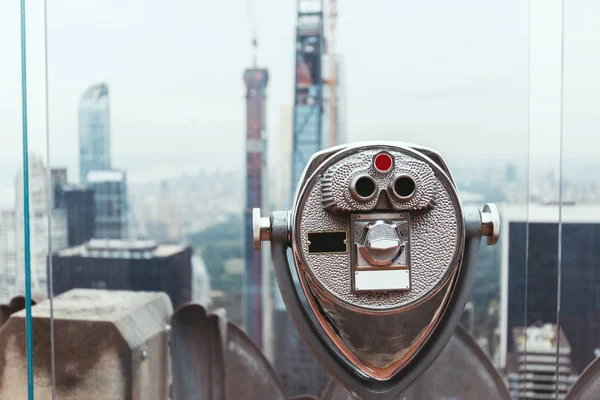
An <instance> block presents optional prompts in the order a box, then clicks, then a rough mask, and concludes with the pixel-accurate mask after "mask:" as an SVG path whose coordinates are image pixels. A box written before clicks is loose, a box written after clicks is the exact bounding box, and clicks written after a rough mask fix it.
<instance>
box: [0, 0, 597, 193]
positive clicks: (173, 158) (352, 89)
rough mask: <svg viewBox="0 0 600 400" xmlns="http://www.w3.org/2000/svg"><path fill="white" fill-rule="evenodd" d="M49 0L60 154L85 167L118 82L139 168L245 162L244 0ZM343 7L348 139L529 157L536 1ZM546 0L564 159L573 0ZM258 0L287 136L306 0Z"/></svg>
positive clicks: (575, 75)
mask: <svg viewBox="0 0 600 400" xmlns="http://www.w3.org/2000/svg"><path fill="white" fill-rule="evenodd" d="M565 1H566V4H567V5H566V16H565V20H566V26H565V90H564V99H565V101H564V107H565V151H566V153H567V154H565V156H566V157H575V156H577V157H579V156H581V157H583V158H593V157H594V156H595V155H596V154H597V152H598V150H599V147H600V146H599V144H600V140H599V139H597V137H598V133H599V131H600V79H599V78H600V30H598V29H597V27H598V26H600V3H599V2H597V1H595V0H577V1H573V0H565ZM18 3H19V2H18V1H17V0H12V1H2V2H0V57H1V58H0V60H1V62H0V139H1V141H0V187H6V186H7V185H11V184H12V179H13V177H14V175H15V173H16V171H17V169H18V168H19V166H20V163H21V155H20V151H21V142H20V140H21V138H20V135H21V104H20V99H21V95H20V85H21V77H20V54H19V40H20V39H19V29H20V28H19V4H18ZM27 3H28V6H27V30H28V36H27V40H28V47H27V51H28V80H29V82H28V86H29V91H28V96H29V108H28V112H29V129H30V147H31V149H32V150H33V151H36V152H40V153H42V152H43V151H44V148H45V144H46V142H45V139H44V134H45V133H44V90H43V19H42V15H43V14H42V13H43V8H42V6H43V2H42V1H32V0H29V1H28V2H27ZM48 3H49V14H48V24H49V38H48V39H49V49H50V54H49V74H50V78H49V84H50V102H51V103H50V129H51V140H50V146H51V158H52V164H53V165H66V166H68V167H69V169H70V171H69V172H70V174H71V176H72V177H74V178H75V177H76V176H77V174H78V172H77V167H76V166H77V151H78V147H77V103H78V99H79V96H80V94H81V93H82V92H83V91H84V90H85V89H86V88H87V87H88V86H89V85H91V84H94V83H98V82H106V83H108V85H109V87H110V96H111V114H112V115H111V120H112V154H113V164H114V166H115V167H121V168H124V169H126V170H128V172H129V174H130V178H131V179H133V180H142V179H143V180H148V179H151V178H152V177H154V176H156V177H162V176H167V175H172V174H175V173H178V172H183V171H188V172H195V171H197V170H198V169H199V168H211V169H213V168H216V167H222V168H227V169H230V168H235V167H242V165H243V164H242V163H243V161H244V156H243V151H244V137H245V131H244V129H245V125H244V118H245V108H244V103H243V102H244V86H243V82H242V72H243V69H244V68H245V67H247V66H248V65H249V64H250V62H251V49H250V44H249V43H250V34H249V32H250V29H249V23H248V12H247V2H246V1H245V0H238V1H207V0H201V1H198V0H178V1H165V0H161V1H158V0H101V1H100V0H94V1H92V0H80V1H71V0H48ZM338 3H339V6H338V8H339V24H338V25H339V27H338V40H337V41H338V49H339V51H340V53H341V54H342V57H343V69H344V74H343V76H344V78H345V79H346V81H345V82H344V83H343V84H344V85H345V89H344V90H345V92H346V93H347V98H346V99H344V101H346V106H345V110H346V113H347V115H346V126H347V127H348V139H349V140H368V139H386V140H390V139H391V140H402V141H409V142H417V143H422V144H425V145H428V146H430V147H434V148H437V149H439V150H441V151H442V152H443V153H444V155H446V156H447V157H448V158H450V160H451V163H452V162H456V163H458V162H464V161H470V160H474V161H476V162H480V163H485V162H486V161H487V160H507V161H510V160H516V161H517V162H519V163H522V162H523V161H524V160H525V159H526V156H527V148H526V145H527V139H528V136H527V134H528V118H529V117H528V116H529V114H528V108H527V104H528V82H529V77H528V76H529V75H528V63H529V47H528V44H529V8H528V3H527V2H526V1H523V0H504V1H492V0H487V1H482V0H453V1H447V0H430V1H392V0H388V1H372V2H365V1H358V0H353V1H345V0H344V1H338ZM532 4H533V5H532V22H533V24H532V27H531V29H532V38H533V39H534V40H533V44H534V46H533V50H532V80H531V82H532V89H534V91H533V94H532V118H531V124H532V130H533V131H532V143H533V144H534V145H535V152H536V155H539V156H540V157H542V156H545V157H548V158H549V159H550V160H555V159H556V155H557V149H558V147H557V146H558V143H559V142H558V136H557V135H556V132H558V131H557V127H558V124H559V122H560V120H559V119H557V116H558V115H559V113H558V111H559V106H560V92H559V85H558V83H559V80H558V79H559V77H560V59H559V58H558V55H559V53H558V51H559V50H560V42H559V39H560V30H559V23H560V13H559V11H560V8H559V5H560V3H559V1H558V0H533V3H532ZM252 10H253V12H252V14H253V18H254V21H255V25H256V26H257V29H258V37H259V42H260V50H259V63H260V64H261V65H262V66H265V67H267V68H269V73H270V82H269V87H268V133H269V135H270V138H271V144H275V143H276V136H277V135H278V133H279V131H280V129H279V128H280V127H279V116H280V108H281V106H286V105H290V104H292V103H293V78H294V76H293V72H294V34H295V1H291V0H253V1H252ZM534 131H535V132H534ZM586 137H587V138H588V139H586V140H588V142H585V145H583V146H582V145H581V143H582V140H583V138H586ZM272 148H275V147H274V146H273V147H272ZM542 158H543V157H542ZM0 196H2V193H0Z"/></svg>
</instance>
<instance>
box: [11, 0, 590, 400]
mask: <svg viewBox="0 0 600 400" xmlns="http://www.w3.org/2000/svg"><path fill="white" fill-rule="evenodd" d="M5 3H6V2H5ZM221 3H222V4H221ZM238 3H239V4H236V5H235V6H232V4H230V3H227V2H212V3H210V4H204V3H202V2H194V1H184V2H178V3H177V5H171V4H169V5H166V3H165V2H159V1H157V2H148V1H142V0H136V1H132V2H126V4H123V2H118V1H116V0H111V1H108V2H107V1H104V2H76V3H73V2H69V1H57V2H52V3H51V7H50V9H49V10H48V12H49V14H48V19H47V22H48V32H47V36H46V34H45V33H46V32H45V20H44V12H45V10H44V7H43V6H44V5H43V4H41V3H31V4H30V5H28V6H27V9H26V11H27V21H26V22H27V26H28V36H27V40H28V44H27V52H28V74H27V78H28V87H29V90H28V92H29V94H30V99H29V105H28V107H27V111H28V115H29V132H30V135H29V147H30V152H29V163H28V164H27V165H28V169H29V173H28V174H25V175H24V173H23V172H22V166H23V159H22V153H21V138H20V134H19V133H20V132H21V130H22V127H21V125H22V119H21V103H20V102H19V100H20V98H21V97H20V91H21V82H22V81H21V77H20V73H21V72H20V68H21V63H20V55H19V51H20V50H19V41H20V37H19V35H20V32H19V30H20V24H19V20H18V15H19V7H18V4H15V2H12V4H8V3H7V4H0V51H1V52H2V54H8V55H10V56H9V57H5V59H6V62H2V63H0V77H1V79H2V90H1V91H0V108H1V109H2V110H3V112H2V113H1V114H0V131H1V132H2V146H0V147H1V148H0V207H1V214H0V255H1V257H0V297H1V298H0V300H1V302H2V303H3V304H8V302H9V301H10V299H11V298H13V297H14V296H15V295H19V294H24V292H25V275H24V273H23V272H24V264H25V254H26V252H25V248H24V247H25V240H24V237H25V226H26V222H25V220H24V218H23V216H24V213H25V208H26V207H25V203H24V201H25V198H24V190H23V181H24V180H27V179H28V181H29V203H28V206H29V208H30V212H29V216H30V223H29V228H30V234H31V257H30V260H31V291H32V296H33V298H34V300H36V301H43V300H44V299H46V298H50V299H52V300H53V301H52V302H50V301H44V303H43V304H38V305H36V306H35V307H34V311H36V310H37V311H36V312H39V315H38V317H39V318H40V321H41V320H44V321H46V322H47V321H53V320H52V315H53V313H54V312H56V324H54V323H46V324H45V325H44V324H41V325H39V326H40V329H42V330H43V329H46V328H47V332H45V331H44V332H45V334H44V335H42V336H43V337H44V339H39V342H38V343H39V345H40V346H41V347H43V348H48V349H50V355H48V354H46V355H44V356H40V357H37V358H36V359H35V363H36V364H35V366H36V368H37V367H38V366H42V367H43V368H41V369H40V373H39V374H38V375H36V376H38V377H40V378H39V379H40V381H39V382H42V381H43V384H42V383H37V382H36V390H38V395H39V396H41V397H42V398H50V397H51V395H52V391H53V389H55V388H56V390H58V397H59V398H63V397H64V398H68V396H69V395H70V393H72V387H71V386H70V385H71V384H72V385H75V383H73V382H77V384H76V385H75V386H77V387H78V388H79V389H78V390H82V391H83V392H85V391H86V390H91V387H92V386H93V379H92V378H91V377H94V376H95V377H98V376H102V379H106V380H107V381H112V380H117V379H118V378H119V377H120V376H121V375H122V373H123V371H121V370H120V369H118V368H117V369H113V370H111V371H108V372H106V370H102V371H101V370H95V369H94V368H100V367H99V365H100V364H94V366H93V367H90V366H87V365H84V363H83V361H82V358H81V357H80V355H81V354H82V353H83V352H84V351H88V350H89V349H90V348H91V349H92V350H93V351H92V352H94V351H95V353H94V354H96V355H97V356H98V359H100V358H101V356H102V354H105V353H103V351H104V350H106V349H107V348H110V346H109V342H108V341H106V340H104V339H105V338H114V337H116V336H119V335H122V336H124V335H126V333H123V332H122V331H119V329H117V328H115V329H116V330H114V331H111V332H113V334H115V335H116V336H114V337H113V336H110V335H111V334H109V333H107V332H108V331H102V330H101V329H99V330H94V332H95V333H93V334H90V335H87V334H82V333H81V332H88V331H86V329H91V328H90V326H92V325H89V326H87V325H86V326H85V327H84V326H82V325H78V323H76V322H73V320H74V318H73V317H72V316H73V315H77V316H78V318H80V319H81V320H85V321H96V322H98V321H99V320H101V321H104V322H107V324H106V326H114V325H118V324H115V320H116V319H118V318H117V314H115V310H122V312H123V313H128V315H129V316H130V317H131V321H137V322H136V324H135V329H133V328H132V330H131V331H129V333H130V334H132V333H131V332H134V330H135V335H138V336H135V335H133V334H132V335H133V336H135V337H136V338H137V339H139V340H140V343H137V344H136V345H132V346H131V349H129V350H131V354H133V355H135V357H138V358H139V359H140V360H143V359H146V358H147V357H148V354H150V355H151V356H150V357H154V355H155V354H156V353H157V352H156V351H155V350H153V348H152V346H154V344H152V343H153V342H151V340H150V339H149V337H150V336H151V335H152V334H153V333H152V332H155V331H153V330H152V329H154V328H156V326H159V327H158V328H156V332H159V333H157V335H163V336H161V337H166V336H167V335H168V332H169V330H168V329H167V328H165V326H166V325H167V324H168V323H169V317H170V315H172V313H173V309H176V308H178V307H180V306H182V305H184V304H185V303H187V302H190V301H192V302H196V303H200V304H202V305H204V306H205V307H206V309H207V310H208V311H209V314H210V313H211V312H215V310H217V309H219V308H224V309H225V310H226V316H227V318H228V319H229V320H230V321H232V322H233V323H235V324H237V325H239V326H241V327H242V328H243V329H244V330H245V332H246V333H247V334H248V336H249V337H250V339H252V340H253V341H254V343H256V344H257V345H258V347H260V348H261V350H262V351H263V353H264V354H265V356H266V357H267V359H268V360H269V361H270V363H271V364H272V365H273V366H274V369H275V371H276V373H277V374H278V377H279V379H280V380H281V382H282V384H283V385H284V386H285V390H286V391H287V393H288V394H289V395H290V396H294V395H301V394H312V395H315V396H318V395H320V393H321V391H322V389H323V387H324V386H325V384H326V383H327V381H328V380H329V377H328V375H327V374H326V373H325V372H324V371H323V369H322V368H321V367H320V365H319V364H318V362H317V361H316V359H315V357H314V356H313V355H312V353H310V351H309V350H308V348H307V347H306V346H305V345H304V343H303V342H302V341H301V339H300V337H299V335H298V333H297V331H296V328H295V327H294V325H293V324H292V322H291V320H290V318H289V316H288V313H287V311H286V309H285V306H284V304H283V301H282V299H281V296H280V295H279V289H278V288H277V284H276V282H275V279H274V276H273V273H272V269H273V265H272V262H271V258H270V254H269V246H268V245H263V249H262V252H261V253H258V252H254V250H253V248H252V243H251V240H250V239H251V237H252V224H251V221H252V208H254V207H261V208H262V213H263V215H268V213H269V212H271V211H273V210H276V209H289V208H290V205H291V203H292V201H293V197H294V190H295V188H296V185H297V183H298V179H299V177H300V174H301V172H302V170H303V168H304V167H305V166H306V162H307V160H308V159H309V158H310V156H311V155H312V154H313V153H314V152H315V151H317V150H319V149H321V148H323V147H325V146H329V145H334V144H340V143H348V142H356V141H365V140H366V141H369V140H392V141H402V142H410V143H416V144H420V145H424V146H427V147H430V148H433V149H435V150H437V151H439V152H440V153H441V154H442V155H443V156H444V159H445V160H446V162H447V163H448V166H449V168H450V170H451V171H452V173H453V178H454V180H455V182H456V184H457V186H458V188H459V191H460V195H461V198H462V201H463V206H465V207H467V206H478V207H482V206H483V204H484V203H486V202H496V203H498V204H500V212H501V215H502V229H501V239H500V242H499V244H498V245H497V246H495V247H488V246H486V245H485V244H484V245H482V246H481V252H480V261H479V265H478V270H477V278H476V282H475V284H474V287H473V290H472V296H471V301H470V303H469V305H468V307H467V309H466V310H465V313H464V315H463V319H462V322H461V323H462V325H463V327H464V328H465V329H466V331H467V332H468V333H469V334H470V335H472V337H473V338H474V339H475V340H476V342H477V343H478V344H479V346H480V347H481V348H482V349H483V350H484V352H485V354H486V355H487V357H489V358H490V359H491V361H492V362H493V364H494V366H495V367H496V368H497V370H498V371H499V372H500V373H502V374H503V376H504V377H505V378H506V380H507V382H508V386H509V387H510V389H511V392H512V393H513V395H514V397H515V398H530V397H531V396H534V395H535V394H546V395H550V396H552V395H554V396H556V397H558V398H560V397H561V396H562V395H564V393H566V391H567V390H568V388H569V387H570V386H571V385H572V384H573V382H574V381H575V379H576V376H577V375H578V374H580V373H581V372H582V371H583V369H584V368H585V367H586V366H587V365H588V364H589V363H590V362H591V361H593V360H594V359H595V358H596V357H597V356H598V355H599V354H600V350H599V349H600V343H599V342H598V338H599V337H600V325H599V324H600V322H599V321H600V318H599V317H600V312H599V311H600V302H599V301H597V298H598V297H599V296H600V281H598V278H597V277H596V275H597V274H595V273H594V270H595V268H594V267H595V265H596V262H597V261H598V260H599V259H600V254H596V253H597V252H596V250H595V248H596V247H598V246H596V243H597V240H600V228H597V225H598V226H600V223H599V224H597V223H596V222H597V221H595V219H596V215H600V213H598V211H599V210H597V209H596V205H597V203H598V195H599V194H600V191H599V189H598V185H597V181H598V179H600V176H596V175H598V174H597V173H596V171H597V170H598V168H597V165H596V164H597V161H596V158H597V157H596V154H595V153H596V150H597V148H598V145H597V144H596V143H595V139H594V132H595V129H596V128H597V127H599V126H600V119H599V117H598V112H597V111H596V109H595V108H594V107H595V105H596V104H598V101H599V100H600V98H597V97H598V96H599V95H598V94H597V93H598V89H599V88H597V87H596V86H598V85H599V83H598V82H599V79H597V78H598V76H597V74H598V73H599V72H596V71H598V69H599V68H598V67H599V66H598V65H597V64H598V62H599V60H600V57H599V56H598V55H599V54H600V52H599V51H600V48H599V47H598V46H599V45H598V44H597V43H598V39H600V38H598V37H597V36H598V35H597V33H595V32H596V29H595V28H596V26H597V25H598V23H600V10H599V9H598V7H597V6H596V5H595V3H594V2H593V1H591V0H572V1H569V2H565V3H566V4H565V5H564V9H563V1H561V0H549V1H548V0H531V1H530V2H522V1H520V0H509V1H504V2H492V1H484V2H482V1H475V0H459V1H453V2H451V4H450V3H448V4H446V3H447V2H444V1H439V0H435V1H434V0H429V1H425V2H423V1H421V2H391V1H390V2H385V3H383V4H382V5H378V6H369V5H366V4H365V3H364V2H347V3H346V2H345V3H343V4H337V8H338V11H337V14H338V16H337V20H336V28H335V38H334V36H333V34H332V31H331V26H332V25H331V23H332V22H333V21H332V14H331V12H332V9H333V8H332V7H333V6H332V4H333V5H335V4H336V3H335V2H333V1H331V0H329V1H324V2H323V3H321V2H320V1H309V0H298V1H294V2H276V3H277V4H274V3H273V2H265V1H252V2H248V3H247V4H246V3H245V2H238ZM116 10H118V11H116ZM315 11H316V13H315ZM46 38H48V40H49V42H48V43H49V49H50V54H49V56H50V58H49V59H50V62H49V64H46V63H45V55H46V52H45V50H46V48H45V43H46V42H45V39H46ZM563 39H564V43H563ZM328 52H329V53H328ZM46 66H47V67H48V73H49V75H48V79H47V81H46V80H45V77H46V69H45V68H46ZM5 82H6V85H5V84H4V83H5ZM46 83H47V84H48V86H47V87H46ZM46 94H48V95H49V105H48V107H49V108H48V120H46V115H47V114H46V102H45V96H46ZM15 99H16V100H15ZM47 132H49V137H47ZM47 146H49V149H50V151H49V153H47V148H46V147H47ZM20 171H21V172H20ZM25 178H26V179H25ZM47 267H49V268H48V269H47ZM72 289H87V290H90V289H94V290H96V291H95V292H91V291H86V292H70V293H67V292H69V291H70V290H72ZM105 290H109V291H111V292H104V291H105ZM115 290H119V291H122V292H120V293H115V292H114V291H115ZM142 291H143V292H148V291H153V292H163V293H165V294H166V297H162V298H160V299H161V300H160V299H157V298H152V300H148V298H146V299H142V298H141V297H136V296H135V295H139V292H142ZM107 293H108V294H107ZM132 293H133V294H134V295H132ZM53 294H55V295H56V296H58V297H57V298H56V301H54V298H53ZM69 296H71V297H69ZM120 296H123V297H120ZM128 296H133V297H128ZM167 298H168V300H166V299H167ZM61 299H64V300H61ZM69 299H71V300H69ZM124 299H127V300H124ZM138 300H139V301H140V302H141V303H139V304H143V305H144V306H140V307H138V308H135V307H133V306H132V304H138V303H136V301H138ZM161 301H162V303H161ZM152 302H155V303H152ZM150 303H152V304H154V306H153V307H156V308H155V309H153V310H154V311H156V310H160V312H159V311H156V313H157V314H156V315H158V314H160V315H161V316H160V317H157V318H156V319H155V320H154V323H156V324H157V325H156V326H155V325H152V322H151V321H148V320H144V319H143V318H142V317H140V315H142V313H139V310H141V309H144V307H146V306H148V304H150ZM159 303H160V305H159V306H156V304H159ZM90 304H92V305H93V307H90ZM125 305H127V307H126V306H125ZM55 306H56V307H55ZM95 307H97V308H95ZM121 307H122V308H121ZM128 307H129V308H128ZM148 307H150V306H148ZM55 308H56V310H55ZM150 308H151V307H150ZM3 310H4V309H3ZM136 313H137V314H136ZM161 313H162V314H161ZM153 315H155V314H153ZM44 318H45V319H44ZM111 318H112V319H111ZM136 318H140V319H139V320H137V319H136ZM111 324H112V325H111ZM146 324H147V325H146ZM152 327H154V328H152ZM52 329H55V330H56V331H55V332H52ZM107 329H108V328H107ZM117 331H118V332H117ZM559 331H560V335H559V334H558V332H559ZM75 332H76V333H75ZM90 332H91V331H90ZM115 332H117V333H115ZM553 335H554V336H553ZM0 337H1V331H0ZM78 337H88V338H89V340H88V341H86V342H85V343H83V342H81V343H80V341H77V340H75V339H77V338H78ZM36 338H37V336H36ZM141 338H143V339H141ZM465 338H467V339H465ZM540 338H542V339H540ZM544 338H545V339H544ZM129 339H131V338H129ZM462 339H464V340H463V341H461V342H460V343H470V342H469V340H470V339H469V337H468V336H464V337H462ZM462 339H461V340H462ZM72 342H73V343H75V344H76V345H75V347H74V348H73V349H71V348H70V347H69V346H67V344H69V343H72ZM111 343H112V342H111ZM128 343H129V342H128ZM23 345H25V344H24V342H23ZM55 346H56V349H55ZM77 346H79V347H77ZM103 346H106V347H103ZM156 346H158V345H156ZM69 349H71V350H69ZM84 349H87V350H84ZM156 349H162V347H160V346H158V347H156ZM54 350H56V356H55V357H53V356H52V353H53V352H54ZM158 353H159V354H160V355H159V357H163V358H164V360H165V362H164V363H163V367H164V365H166V364H167V362H166V360H167V358H166V357H167V355H166V354H167V353H166V352H161V351H158ZM534 353H535V354H534ZM106 354H109V355H108V356H106V357H108V358H106V359H103V360H104V361H107V360H108V361H107V362H112V361H114V360H115V359H116V358H118V357H117V356H116V355H115V354H113V353H110V352H108V353H106ZM476 355H477V357H482V356H481V354H479V353H476ZM111 357H116V358H111ZM135 357H133V358H135ZM138 358H135V359H136V360H138ZM151 359H152V360H155V359H153V358H151ZM153 362H154V361H153ZM53 363H54V364H53ZM54 365H56V377H57V381H56V382H55V383H56V384H55V385H53V384H52V382H53V375H54V369H53V366H54ZM215 365H216V364H215ZM213 367H214V365H213ZM36 371H38V370H37V369H36ZM89 371H95V372H94V373H89ZM540 371H541V372H540ZM557 372H558V375H557ZM165 374H167V375H168V373H167V372H165ZM41 377H43V378H41ZM169 378H170V376H169ZM94 379H95V378H94ZM163 383H164V382H162V381H160V379H159V380H156V382H155V385H157V386H156V388H155V392H156V393H163V392H164V393H166V391H167V384H163ZM37 386H39V389H38V387H37ZM440 387H441V386H440ZM70 390H71V392H70ZM115 390H116V391H117V392H119V393H121V392H126V391H127V390H128V388H127V387H126V385H125V386H124V387H119V388H116V389H115ZM448 390H450V389H448ZM117 392H115V393H108V394H106V393H105V394H106V395H108V396H113V397H114V396H118V393H117ZM0 393H1V392H0ZM444 395H448V396H449V393H444ZM0 397H2V396H0Z"/></svg>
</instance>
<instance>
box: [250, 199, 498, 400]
mask: <svg viewBox="0 0 600 400" xmlns="http://www.w3.org/2000/svg"><path fill="white" fill-rule="evenodd" d="M254 216H255V218H254V228H255V246H256V239H257V237H258V242H259V244H258V245H259V246H260V240H270V242H271V254H272V257H273V262H274V265H275V274H276V277H277V282H278V284H279V289H280V291H281V295H282V297H283V300H284V302H285V304H286V307H287V310H288V312H289V313H290V315H291V317H292V319H293V320H294V323H295V325H296V327H297V329H298V331H299V333H300V335H301V336H302V338H303V339H304V341H305V343H306V344H307V345H308V346H309V348H310V349H311V351H312V352H313V354H314V355H315V357H316V358H317V359H318V360H319V362H321V364H322V365H323V366H324V367H325V369H326V370H327V371H328V372H329V373H330V374H331V376H332V377H333V378H334V379H336V380H337V381H338V382H340V383H341V384H342V385H343V386H344V387H345V388H346V389H347V390H348V391H349V392H350V393H352V394H354V395H356V396H358V397H359V398H364V399H366V400H371V399H380V400H387V399H389V400H391V399H397V398H399V397H400V395H401V394H402V393H404V392H405V391H406V390H407V389H408V388H409V387H410V385H411V384H412V383H413V382H414V381H415V380H416V379H417V378H418V377H419V376H420V375H421V374H422V373H423V372H424V371H425V370H426V369H427V368H428V367H429V366H430V365H431V364H432V363H433V362H434V361H435V359H436V358H437V357H438V355H439V354H440V353H441V352H442V350H443V349H444V347H445V346H446V343H447V342H448V341H449V340H450V338H451V336H452V334H453V333H454V330H455V328H456V326H457V325H458V323H459V321H460V317H461V315H462V312H463V310H464V308H465V305H466V303H467V301H468V299H469V294H470V291H471V287H472V285H473V282H474V280H475V271H476V266H477V260H478V256H479V247H480V242H481V237H482V236H487V237H488V244H489V245H493V244H495V243H496V242H497V240H498V236H499V216H498V210H497V208H496V206H495V205H493V204H486V205H485V206H484V208H483V210H482V211H480V210H479V209H477V208H475V207H466V208H464V219H465V236H466V238H465V239H466V240H465V248H464V253H463V260H462V266H461V268H460V270H459V272H458V274H457V277H456V279H457V282H456V286H455V291H456V294H455V295H454V296H452V299H451V301H450V302H449V304H448V307H447V311H446V312H445V313H444V315H443V317H442V318H441V320H440V322H439V325H438V326H437V327H436V329H435V330H434V332H433V333H432V335H431V338H430V339H429V340H428V341H426V342H425V344H424V345H423V347H422V349H421V350H420V351H419V353H418V354H417V355H416V356H415V358H414V359H413V360H412V361H411V362H410V363H409V364H408V365H407V366H406V368H404V370H403V371H402V373H400V374H398V375H396V376H394V377H392V378H391V379H389V380H388V381H385V382H382V381H373V380H370V379H365V378H364V377H362V376H359V375H357V374H356V373H355V372H354V371H353V370H351V369H350V368H348V367H347V366H345V365H344V364H342V363H339V362H337V359H336V357H335V354H334V350H333V346H331V345H329V344H328V343H327V339H326V338H327V335H326V334H325V333H324V332H323V331H322V328H321V327H319V326H318V325H317V324H314V323H313V322H312V320H311V318H310V315H309V314H308V312H307V310H306V309H305V308H304V306H303V304H306V302H305V301H304V300H303V299H302V298H301V292H299V291H297V290H296V287H295V284H294V278H293V274H292V270H291V269H290V265H289V263H288V253H287V249H288V247H289V244H290V235H291V232H290V228H291V227H290V213H289V212H287V211H276V212H273V213H272V214H271V216H270V217H269V218H268V224H267V218H261V217H260V211H258V212H255V214H254ZM257 231H258V235H257Z"/></svg>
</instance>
